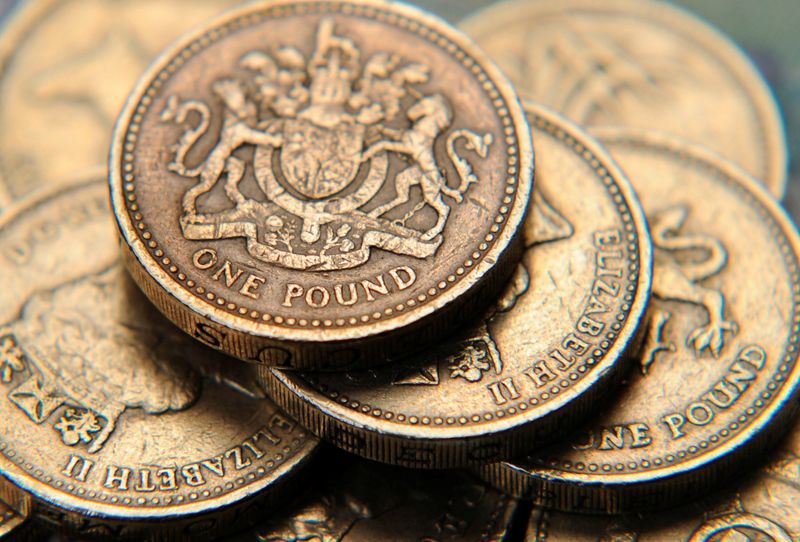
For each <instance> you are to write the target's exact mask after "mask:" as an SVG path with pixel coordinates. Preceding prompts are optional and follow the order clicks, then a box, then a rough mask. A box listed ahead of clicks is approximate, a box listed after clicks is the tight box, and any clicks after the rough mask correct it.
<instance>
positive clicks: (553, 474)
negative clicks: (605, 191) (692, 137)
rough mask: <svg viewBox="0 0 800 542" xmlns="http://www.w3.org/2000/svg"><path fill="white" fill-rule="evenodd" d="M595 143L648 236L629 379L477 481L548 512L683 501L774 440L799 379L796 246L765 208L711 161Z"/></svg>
mask: <svg viewBox="0 0 800 542" xmlns="http://www.w3.org/2000/svg"><path fill="white" fill-rule="evenodd" d="M598 133H599V135H600V140H601V141H602V142H603V143H604V144H605V145H606V146H607V148H608V149H609V150H610V151H611V153H612V155H613V156H614V157H615V158H616V159H617V160H618V161H619V163H620V164H621V166H622V167H623V168H624V169H625V171H626V172H627V173H628V175H629V176H630V179H631V182H633V184H634V187H635V188H636V190H637V193H638V194H639V196H640V197H641V200H642V204H643V205H644V207H645V212H646V213H647V215H648V218H649V223H650V231H651V234H652V237H653V249H654V268H653V301H652V303H651V306H650V309H649V310H648V316H649V321H648V328H647V332H646V337H645V339H644V347H643V351H642V353H641V354H640V367H639V370H638V371H636V372H635V373H633V374H632V375H631V377H630V380H629V382H628V383H627V384H626V385H625V386H624V388H623V389H622V390H621V392H620V394H619V396H618V397H616V398H615V400H614V402H613V404H612V405H611V406H609V407H608V409H607V410H606V411H605V412H603V413H602V414H601V415H599V416H598V417H597V419H595V420H593V421H592V423H591V424H590V425H589V426H588V427H587V428H586V429H585V430H582V431H579V432H578V434H577V435H576V436H575V437H574V438H572V439H571V440H570V441H569V442H567V443H564V444H560V445H558V446H555V447H552V448H550V449H546V450H541V451H537V452H536V453H533V454H531V455H530V456H528V457H527V458H525V459H521V460H515V461H514V462H511V463H504V464H499V465H496V466H492V467H491V468H489V469H487V471H488V475H489V476H491V477H492V479H493V480H494V481H495V482H496V483H498V484H501V485H503V487H505V488H506V489H508V490H509V491H511V492H515V493H518V494H519V493H529V494H530V495H531V496H532V497H533V498H534V499H535V500H538V501H540V502H542V503H544V504H545V505H548V506H553V507H557V508H559V509H573V510H576V511H588V512H618V511H626V510H629V509H633V508H636V509H646V508H656V507H662V506H665V505H667V504H670V503H674V502H676V501H679V500H681V499H686V498H693V497H696V496H697V494H698V493H699V492H701V491H703V490H705V489H707V488H708V487H709V486H710V485H711V484H712V483H713V482H715V481H717V480H719V479H720V478H722V477H723V476H725V475H726V473H727V472H729V469H730V468H731V467H732V466H733V465H735V464H737V462H741V461H743V460H745V459H747V458H749V457H753V456H756V455H758V454H759V453H760V451H761V450H763V449H764V448H765V447H766V446H767V445H768V444H769V443H770V439H771V438H773V437H774V436H775V435H776V434H777V433H778V432H779V431H780V430H782V429H783V428H784V427H785V422H786V421H787V418H788V417H789V416H790V415H791V414H793V409H794V408H795V402H794V401H795V399H794V398H795V397H796V395H797V383H798V378H800V374H798V371H799V369H798V366H797V341H798V322H800V315H798V312H797V303H798V299H800V297H798V292H800V277H798V262H797V259H798V248H800V242H799V241H798V236H797V232H796V230H795V226H794V225H793V224H792V223H791V221H790V220H789V219H788V217H787V216H786V214H785V213H784V211H783V210H782V209H780V207H779V206H778V205H777V204H776V203H775V201H774V200H773V198H772V197H770V196H769V195H768V194H767V193H766V192H765V191H764V190H763V189H762V188H760V187H759V186H758V185H757V183H756V182H755V181H753V180H752V179H750V178H749V177H748V176H747V175H746V174H745V173H743V172H742V171H741V170H739V169H738V168H736V167H735V166H732V165H729V164H728V163H727V162H725V161H723V160H722V159H721V158H719V157H718V156H717V155H714V154H710V153H709V152H707V151H704V150H701V149H699V148H696V147H692V146H689V145H688V144H685V143H682V142H678V141H675V140H672V139H670V138H668V137H666V136H661V135H656V134H650V133H644V132H636V131H634V132H626V131H625V130H604V131H602V132H598Z"/></svg>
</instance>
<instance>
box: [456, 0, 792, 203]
mask: <svg viewBox="0 0 800 542" xmlns="http://www.w3.org/2000/svg"><path fill="white" fill-rule="evenodd" d="M461 27H462V28H463V29H464V30H465V31H466V32H467V33H468V34H470V35H471V36H473V37H474V38H475V40H476V41H477V42H478V44H479V45H481V46H482V47H483V48H484V49H485V50H486V51H487V52H488V53H489V55H490V56H491V57H493V58H494V60H495V61H496V62H497V63H498V64H499V65H500V67H501V68H503V69H504V70H505V71H506V73H507V74H508V75H509V77H510V78H511V80H512V82H513V83H514V84H515V85H516V87H517V90H518V91H519V92H520V94H521V95H522V96H523V97H526V98H529V99H532V100H536V101H538V102H541V103H544V104H546V105H549V106H551V107H553V108H555V109H556V110H558V111H560V112H562V113H564V114H566V116H568V117H569V118H571V119H572V120H574V121H576V122H578V123H579V124H581V125H584V126H602V125H621V126H629V127H634V128H642V129H653V130H659V131H664V132H669V133H673V134H676V135H678V136H681V137H684V138H686V139H688V140H690V141H692V142H694V143H696V144H700V145H704V146H706V147H709V148H712V149H714V150H716V151H718V152H720V153H721V154H723V155H724V156H726V157H727V158H728V159H730V160H734V161H736V162H737V163H739V164H740V165H741V166H743V167H745V168H746V169H747V170H748V171H749V172H750V173H751V174H753V175H754V176H755V177H756V178H758V179H760V180H762V181H763V182H764V183H765V184H766V185H767V186H768V187H769V189H770V191H771V192H772V193H773V194H774V195H776V196H778V197H783V195H784V193H785V190H786V182H787V166H788V146H787V142H786V135H785V130H784V126H783V120H782V117H781V114H780V111H779V108H778V105H777V104H776V102H775V99H774V97H773V95H772V92H771V90H770V89H769V87H768V85H767V83H766V82H765V81H764V79H763V77H762V76H761V74H760V73H759V72H758V69H757V68H756V67H755V66H754V65H753V64H752V62H751V61H750V60H749V59H748V58H747V57H746V56H745V55H744V54H743V53H742V51H741V49H739V47H738V46H737V45H736V44H735V43H733V42H732V41H731V40H730V39H729V38H728V37H726V36H724V35H722V34H721V33H720V32H718V31H717V30H716V29H714V28H712V27H711V26H709V25H708V24H707V23H705V22H704V21H702V20H700V19H699V18H697V17H696V16H694V15H692V14H691V13H689V12H687V11H684V10H682V9H680V8H678V7H676V6H674V5H671V4H670V3H668V2H655V1H651V0H604V1H602V2H601V1H597V0H510V1H507V2H501V3H497V4H494V5H491V6H489V7H487V8H486V9H484V10H482V11H479V12H477V13H476V14H475V15H473V16H471V17H470V18H469V19H467V20H466V21H464V22H463V23H462V24H461Z"/></svg>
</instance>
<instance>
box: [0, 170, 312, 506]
mask: <svg viewBox="0 0 800 542" xmlns="http://www.w3.org/2000/svg"><path fill="white" fill-rule="evenodd" d="M104 185H105V180H104V179H103V176H102V175H101V176H98V177H96V178H89V179H84V180H82V181H80V182H75V183H72V184H68V185H64V186H48V187H47V188H45V189H43V190H38V191H36V192H34V193H32V194H30V195H28V196H25V197H23V198H21V199H19V200H16V201H15V202H14V203H13V205H11V206H9V207H6V208H5V210H4V212H3V214H2V216H0V232H2V231H4V230H5V229H6V228H8V227H9V226H10V225H12V224H13V223H15V222H16V221H18V220H22V219H24V215H25V214H26V213H29V212H32V211H34V210H35V209H36V208H39V207H43V206H46V205H48V204H50V203H54V202H56V201H57V200H58V199H60V198H62V197H69V195H70V193H73V192H82V191H85V190H92V189H95V190H97V192H98V195H102V193H103V191H102V188H103V186H104ZM109 227H112V226H111V225H110V224H109ZM175 332H176V333H180V331H178V330H177V329H176V330H175ZM266 400H267V401H270V402H271V403H273V405H274V406H275V410H276V412H282V410H281V409H280V407H279V406H278V405H277V404H275V402H274V401H272V400H271V399H266ZM292 421H294V420H292ZM295 423H297V422H295ZM297 428H298V429H301V430H302V431H303V432H304V433H305V434H306V439H307V441H306V442H305V443H304V444H301V445H299V446H298V447H297V449H296V452H295V454H294V455H293V456H292V458H291V459H289V458H286V459H285V460H284V461H282V462H281V463H280V464H279V465H276V466H275V467H274V468H273V469H271V470H270V471H268V473H270V474H271V476H265V477H263V478H261V480H258V481H256V482H253V483H250V484H248V485H247V486H244V487H241V488H235V489H233V490H231V491H229V492H227V493H225V494H224V495H222V496H221V497H219V498H216V499H215V498H213V497H211V498H207V499H204V500H202V501H199V502H195V503H191V502H188V503H186V504H172V505H168V506H159V507H150V506H148V507H147V508H141V507H137V506H135V505H126V504H118V505H112V504H106V503H102V502H96V501H94V500H88V499H81V498H79V497H76V496H75V495H73V494H71V493H69V492H67V491H63V490H61V489H58V488H56V487H54V486H52V485H50V484H48V483H46V482H43V481H41V480H39V479H38V478H37V477H35V476H33V475H31V474H30V473H28V472H27V471H26V470H25V469H24V468H22V467H20V466H19V465H18V464H17V463H15V462H14V461H13V460H11V459H9V458H8V457H6V451H7V450H8V449H9V448H10V449H12V450H13V449H14V447H13V446H6V447H4V449H3V451H2V452H0V476H4V477H5V478H6V479H8V481H9V482H11V484H7V485H13V486H16V487H18V488H19V489H20V491H23V492H25V493H24V494H22V495H20V496H21V497H23V498H27V497H33V498H34V499H35V500H40V501H45V502H47V503H49V504H51V505H55V506H57V507H60V508H63V509H66V510H70V511H75V512H78V513H79V514H84V515H87V516H92V517H97V516H100V517H103V518H109V519H121V520H126V519H130V520H158V519H164V518H169V519H178V518H185V517H188V516H191V515H195V514H201V513H205V512H214V511H216V510H218V509H220V508H223V507H228V506H235V505H237V504H240V503H244V502H245V501H247V500H248V499H249V498H250V497H254V496H256V495H258V494H259V493H261V492H262V491H265V490H268V488H269V486H271V485H278V484H280V483H281V482H283V481H284V480H286V479H287V478H291V477H292V476H294V475H295V474H298V471H299V470H301V469H303V468H305V467H306V466H307V465H306V463H308V462H309V461H311V460H312V458H313V457H314V456H315V455H316V454H317V452H318V451H319V448H320V441H319V439H318V438H317V437H316V436H314V435H313V434H312V433H311V432H309V431H308V430H306V429H305V428H303V427H302V426H300V425H299V424H298V425H297ZM15 455H18V454H15ZM233 496H235V498H232V497H233ZM187 500H188V499H187ZM220 501H222V502H220Z"/></svg>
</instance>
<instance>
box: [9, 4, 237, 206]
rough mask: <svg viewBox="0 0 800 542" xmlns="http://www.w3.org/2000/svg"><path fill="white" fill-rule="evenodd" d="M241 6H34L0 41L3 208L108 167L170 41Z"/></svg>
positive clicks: (19, 11) (20, 7) (20, 13)
mask: <svg viewBox="0 0 800 542" xmlns="http://www.w3.org/2000/svg"><path fill="white" fill-rule="evenodd" d="M239 3H241V2H239V1H237V0H88V1H87V0H26V1H22V2H17V7H16V9H15V11H14V12H13V13H12V14H11V15H9V20H8V21H4V23H5V24H4V27H3V29H2V33H0V205H6V204H8V203H9V202H10V201H11V200H12V199H14V198H19V197H20V196H23V195H25V194H27V193H29V192H31V191H32V190H34V189H35V188H39V187H42V186H49V185H55V184H63V183H65V182H69V181H76V180H80V179H82V178H83V174H84V173H86V172H87V171H92V170H93V168H95V167H97V166H99V165H103V164H105V163H106V162H107V157H108V142H109V138H110V137H111V131H112V126H113V123H114V120H115V119H116V117H117V115H118V114H119V110H120V109H121V108H122V105H123V103H124V101H125V96H127V94H128V93H129V92H130V89H131V87H133V85H134V83H135V82H136V78H137V77H139V75H140V74H141V73H142V71H144V69H145V68H146V67H147V65H148V64H149V63H150V61H151V60H152V59H153V58H154V57H155V56H156V55H157V54H158V53H159V51H161V50H162V49H163V48H164V47H165V46H166V45H167V44H168V43H169V42H170V41H172V40H173V39H175V38H177V37H178V36H179V35H180V34H181V33H183V32H184V31H186V30H188V29H190V28H192V27H193V26H195V25H197V24H200V23H201V22H203V21H205V20H207V19H210V18H212V17H214V16H215V15H217V14H218V13H220V12H221V11H223V10H225V9H227V8H229V7H232V6H234V5H236V4H239Z"/></svg>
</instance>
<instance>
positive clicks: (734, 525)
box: [526, 426, 800, 542]
mask: <svg viewBox="0 0 800 542" xmlns="http://www.w3.org/2000/svg"><path fill="white" fill-rule="evenodd" d="M739 477H741V479H742V480H741V481H739V482H737V483H735V486H734V487H733V488H730V489H727V490H725V491H723V492H720V493H718V494H716V495H713V496H711V497H708V498H705V499H703V500H702V501H700V502H698V503H695V504H692V505H687V506H684V507H681V508H678V509H676V510H674V511H670V512H666V513H664V512H660V513H659V514H658V515H655V514H649V515H644V516H642V515H630V516H622V517H614V518H605V517H600V516H579V515H576V514H563V513H559V512H549V511H545V510H542V509H537V510H534V512H533V515H532V516H531V519H530V524H529V527H528V533H527V537H526V540H527V541H528V542H584V541H586V542H589V541H592V542H595V541H597V540H603V541H606V540H608V541H634V540H635V541H638V542H676V541H686V542H728V541H741V542H746V541H747V542H749V541H753V542H796V541H797V540H800V427H797V426H796V427H795V429H794V430H793V432H792V435H791V437H790V438H789V439H788V440H787V441H786V442H785V443H784V444H783V445H782V446H781V449H780V450H779V451H778V452H777V453H775V454H774V455H773V456H772V457H771V458H770V460H769V462H768V463H767V464H766V465H765V466H764V467H762V468H760V469H759V470H758V471H757V472H753V473H750V474H745V473H742V474H741V475H737V476H735V477H733V478H732V480H735V479H737V478H739Z"/></svg>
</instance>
